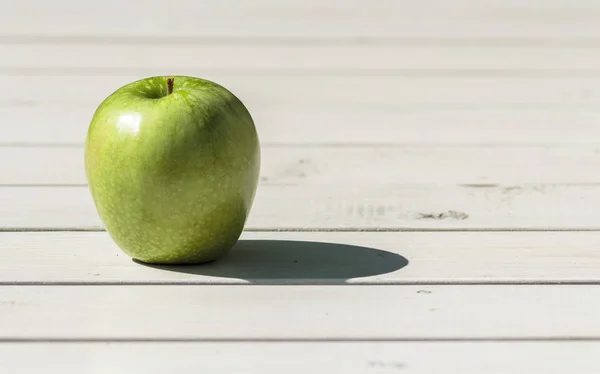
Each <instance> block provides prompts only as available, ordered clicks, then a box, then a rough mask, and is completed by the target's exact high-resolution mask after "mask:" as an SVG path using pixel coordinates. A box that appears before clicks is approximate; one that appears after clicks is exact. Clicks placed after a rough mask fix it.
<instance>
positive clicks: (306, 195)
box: [0, 184, 600, 230]
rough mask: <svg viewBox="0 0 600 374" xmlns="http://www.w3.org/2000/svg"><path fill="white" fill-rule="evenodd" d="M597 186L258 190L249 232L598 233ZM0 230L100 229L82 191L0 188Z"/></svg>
mask: <svg viewBox="0 0 600 374" xmlns="http://www.w3.org/2000/svg"><path fill="white" fill-rule="evenodd" d="M598 207H600V185H597V184H592V185H544V184H542V185H537V184H531V185H516V186H494V187H486V188H473V187H469V186H456V185H449V186H446V185H439V186H437V185H429V184H422V185H419V184H415V185H377V184H374V185H358V186H343V185H333V186H332V185H261V186H260V187H259V188H258V191H257V196H256V200H255V203H254V207H253V208H252V211H251V213H250V217H249V219H248V222H247V225H246V228H247V229H250V230H256V229H265V228H268V229H325V228H327V229H349V228H387V229H598V228H600V224H599V222H600V210H599V209H598ZM0 228H4V229H8V228H13V229H23V228H28V229H31V228H46V229H73V228H76V229H101V228H102V225H101V222H100V219H99V218H98V216H97V213H96V210H95V208H94V206H93V203H92V200H91V197H90V194H89V192H88V189H87V187H85V186H81V187H79V186H73V187H65V186H61V187H35V186H33V187H3V188H0Z"/></svg>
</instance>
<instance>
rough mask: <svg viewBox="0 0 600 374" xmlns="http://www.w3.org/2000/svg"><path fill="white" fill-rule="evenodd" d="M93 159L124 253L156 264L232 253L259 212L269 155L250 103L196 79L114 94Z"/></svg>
mask: <svg viewBox="0 0 600 374" xmlns="http://www.w3.org/2000/svg"><path fill="white" fill-rule="evenodd" d="M84 155H85V156H84V158H85V172H86V177H87V180H88V185H89V190H90V193H91V196H92V198H93V201H94V204H95V207H96V210H97V212H98V215H99V216H100V219H101V220H102V222H103V225H104V227H105V229H106V231H107V232H108V234H109V235H110V237H111V238H112V240H113V241H114V242H115V243H116V244H117V246H118V247H119V248H120V249H121V250H122V251H123V252H124V253H126V254H127V255H129V256H130V257H132V258H134V259H136V260H138V261H140V262H145V263H152V264H199V263H205V262H210V261H215V260H217V259H219V258H221V257H223V256H225V255H226V254H227V253H228V252H229V250H230V249H231V248H232V247H233V246H234V244H235V243H236V242H237V241H238V239H239V237H240V235H241V233H242V230H243V228H244V225H245V223H246V220H247V217H248V215H249V212H250V209H251V207H252V204H253V200H254V196H255V193H256V189H257V184H258V177H259V169H260V157H261V155H260V145H259V139H258V135H257V132H256V128H255V125H254V122H253V120H252V117H251V115H250V113H249V112H248V110H247V108H246V107H245V106H244V104H243V103H242V102H241V101H240V100H239V99H238V98H237V97H236V96H235V95H234V94H233V93H231V92H230V91H228V90H227V89H225V88H224V87H222V86H221V85H219V84H217V83H215V82H212V81H209V80H206V79H201V78H196V77H188V76H173V77H166V76H164V77H163V76H161V77H149V78H146V79H141V80H137V81H135V82H131V83H129V84H127V85H125V86H123V87H121V88H119V89H117V90H116V91H115V92H113V93H112V94H111V95H110V96H108V97H107V98H106V99H105V100H104V101H103V102H102V103H101V104H100V105H99V106H98V108H97V109H96V111H95V113H94V115H93V117H92V120H91V123H90V125H89V129H88V133H87V137H86V143H85V151H84Z"/></svg>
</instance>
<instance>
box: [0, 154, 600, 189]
mask: <svg viewBox="0 0 600 374" xmlns="http://www.w3.org/2000/svg"><path fill="white" fill-rule="evenodd" d="M261 154H262V157H261V183H262V184H263V185H282V184H285V185H296V186H299V187H300V186H323V185H325V186H328V188H334V186H364V185H367V186H375V185H379V186H384V185H400V184H403V185H419V184H435V185H437V186H441V185H473V186H471V187H496V186H494V185H505V186H506V185H510V186H513V185H521V184H593V183H600V174H598V173H595V172H594V171H595V170H599V169H600V144H599V145H598V146H592V145H585V146H496V147H485V146H473V147H461V146H428V145H425V146H403V145H397V146H381V145H380V146H377V145H373V146H352V145H347V146H343V147H335V146H309V147H299V146H277V145H269V144H265V145H263V146H262V149H261ZM83 159H84V157H83V146H74V147H23V146H21V147H0V160H7V162H3V163H0V185H74V184H77V185H85V184H87V180H86V176H85V170H84V165H83Z"/></svg>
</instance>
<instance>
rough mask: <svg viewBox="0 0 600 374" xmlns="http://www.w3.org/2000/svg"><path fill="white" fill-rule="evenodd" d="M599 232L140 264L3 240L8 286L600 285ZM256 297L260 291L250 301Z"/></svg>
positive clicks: (273, 237) (251, 238) (439, 237)
mask: <svg viewBox="0 0 600 374" xmlns="http://www.w3.org/2000/svg"><path fill="white" fill-rule="evenodd" d="M599 240H600V233H598V232H579V233H572V232H513V233H507V232H451V233H447V232H435V233H397V232H396V233H389V232H376V233H373V232H313V233H306V232H302V233H298V232H245V233H243V234H242V237H241V240H240V241H239V242H238V244H237V245H236V246H235V247H234V248H233V250H232V252H231V253H230V254H229V255H228V256H227V257H226V258H224V259H223V260H222V261H219V262H215V263H213V264H207V265H202V266H189V267H176V266H172V267H171V266H148V265H143V264H140V263H137V262H133V261H132V260H131V259H130V258H129V257H128V256H126V255H125V254H124V253H122V252H121V250H120V249H119V248H118V247H117V246H116V244H114V242H113V241H112V240H111V239H110V237H109V235H108V234H107V233H104V232H16V233H15V232H12V233H0V284H2V285H16V284H90V285H93V284H115V285H120V284H182V285H186V284H206V285H217V284H254V285H259V284H260V285H262V284H334V285H343V284H361V285H365V284H373V285H378V284H386V285H403V284H507V283H512V284H531V283H535V284H557V283H560V284H580V283H589V284H600V275H599V274H598V271H597V269H598V267H599V266H600V253H599V252H598V242H599ZM248 292H249V293H252V291H248Z"/></svg>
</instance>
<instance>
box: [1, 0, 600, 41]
mask: <svg viewBox="0 0 600 374" xmlns="http://www.w3.org/2000/svg"><path fill="white" fill-rule="evenodd" d="M599 18H600V7H599V6H598V3H597V2H595V1H594V0H578V1H568V0H550V1H543V0H536V1H531V2H528V3H523V2H520V1H517V0H510V1H498V0H488V1H477V0H461V1H454V2H452V3H451V4H450V3H448V2H445V1H443V0H435V1H425V2H414V1H410V0H401V1H394V0H378V1H374V2H372V1H367V0H352V1H338V0H326V1H317V0H311V1H301V0H293V1H286V2H284V3H282V2H278V1H274V0H259V1H252V2H246V1H243V0H237V1H230V2H228V3H227V5H223V4H222V3H221V2H218V1H216V0H210V1H203V2H202V3H198V2H195V1H193V0H175V1H169V2H162V1H156V0H155V1H143V0H135V1H128V2H126V3H123V2H119V1H118V0H105V1H102V2H100V1H92V2H89V1H88V2H76V1H73V0H60V1H53V2H52V3H48V2H45V1H43V0H25V1H20V2H19V3H15V5H14V6H13V7H11V11H10V12H4V13H3V14H2V15H0V34H5V35H31V34H34V35H44V36H46V35H48V36H62V35H67V36H119V35H131V36H154V37H165V36H192V37H238V38H252V37H262V38H273V37H278V38H286V37H301V38H302V37H303V38H325V37H330V38H331V37H334V38H335V37H337V38H343V39H348V38H350V39H354V38H361V37H362V38H394V37H396V38H397V37H400V38H402V37H404V38H474V37H475V38H486V37H487V38H490V37H493V38H497V37H499V38H514V37H517V38H518V37H528V38H532V37H533V38H535V37H537V38H544V39H546V38H548V39H554V38H577V37H584V38H596V37H598V33H599V26H598V22H597V21H598V19H599ZM309 22H310V27H307V24H309Z"/></svg>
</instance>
